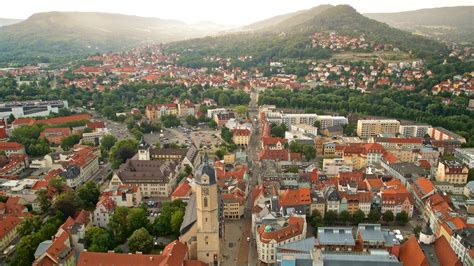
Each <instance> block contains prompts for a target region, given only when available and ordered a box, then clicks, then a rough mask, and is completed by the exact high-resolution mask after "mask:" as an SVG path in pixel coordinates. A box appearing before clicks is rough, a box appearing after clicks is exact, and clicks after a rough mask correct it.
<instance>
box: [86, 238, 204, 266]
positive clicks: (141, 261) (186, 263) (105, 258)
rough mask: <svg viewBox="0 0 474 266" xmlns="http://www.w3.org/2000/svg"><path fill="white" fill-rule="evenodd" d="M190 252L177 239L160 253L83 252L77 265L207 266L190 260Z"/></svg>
mask: <svg viewBox="0 0 474 266" xmlns="http://www.w3.org/2000/svg"><path fill="white" fill-rule="evenodd" d="M189 258H190V254H189V250H188V248H187V246H186V245H185V244H183V243H181V242H179V241H178V240H175V241H173V242H171V243H169V244H168V245H166V247H165V248H164V249H163V251H162V252H161V254H160V255H152V254H141V253H136V254H132V253H128V254H125V253H113V252H109V253H100V252H89V251H84V252H81V254H80V255H79V258H78V260H77V266H90V265H102V266H129V265H141V266H206V265H207V264H205V263H203V262H201V261H198V260H190V259H189Z"/></svg>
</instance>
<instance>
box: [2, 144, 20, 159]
mask: <svg viewBox="0 0 474 266" xmlns="http://www.w3.org/2000/svg"><path fill="white" fill-rule="evenodd" d="M0 152H4V153H5V155H7V156H9V155H10V154H26V152H25V147H23V145H21V144H20V143H17V142H0Z"/></svg>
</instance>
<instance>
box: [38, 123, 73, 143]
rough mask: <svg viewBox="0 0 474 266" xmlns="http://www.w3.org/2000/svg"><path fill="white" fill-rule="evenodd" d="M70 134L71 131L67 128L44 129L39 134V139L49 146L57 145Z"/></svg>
mask: <svg viewBox="0 0 474 266" xmlns="http://www.w3.org/2000/svg"><path fill="white" fill-rule="evenodd" d="M71 134H72V132H71V129H70V128H68V127H61V128H54V127H51V128H45V129H44V130H43V131H42V132H41V135H40V136H41V137H42V138H45V139H46V140H48V142H49V143H50V144H53V145H59V144H61V141H62V140H63V139H64V138H65V137H68V136H70V135H71Z"/></svg>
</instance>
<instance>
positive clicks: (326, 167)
mask: <svg viewBox="0 0 474 266" xmlns="http://www.w3.org/2000/svg"><path fill="white" fill-rule="evenodd" d="M352 169H353V163H352V161H351V160H350V159H347V160H346V159H344V158H333V159H328V158H325V159H324V160H323V171H324V173H326V175H328V176H337V175H339V173H341V172H352Z"/></svg>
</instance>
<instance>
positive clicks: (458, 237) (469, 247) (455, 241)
mask: <svg viewBox="0 0 474 266" xmlns="http://www.w3.org/2000/svg"><path fill="white" fill-rule="evenodd" d="M449 244H450V246H451V248H452V249H453V251H454V253H456V255H457V256H458V258H459V260H460V261H461V262H462V263H463V265H473V264H472V263H473V261H474V258H473V257H474V256H473V255H474V254H473V253H474V228H471V227H466V228H463V229H461V230H455V231H454V232H453V235H452V237H451V241H450V243H449Z"/></svg>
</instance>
